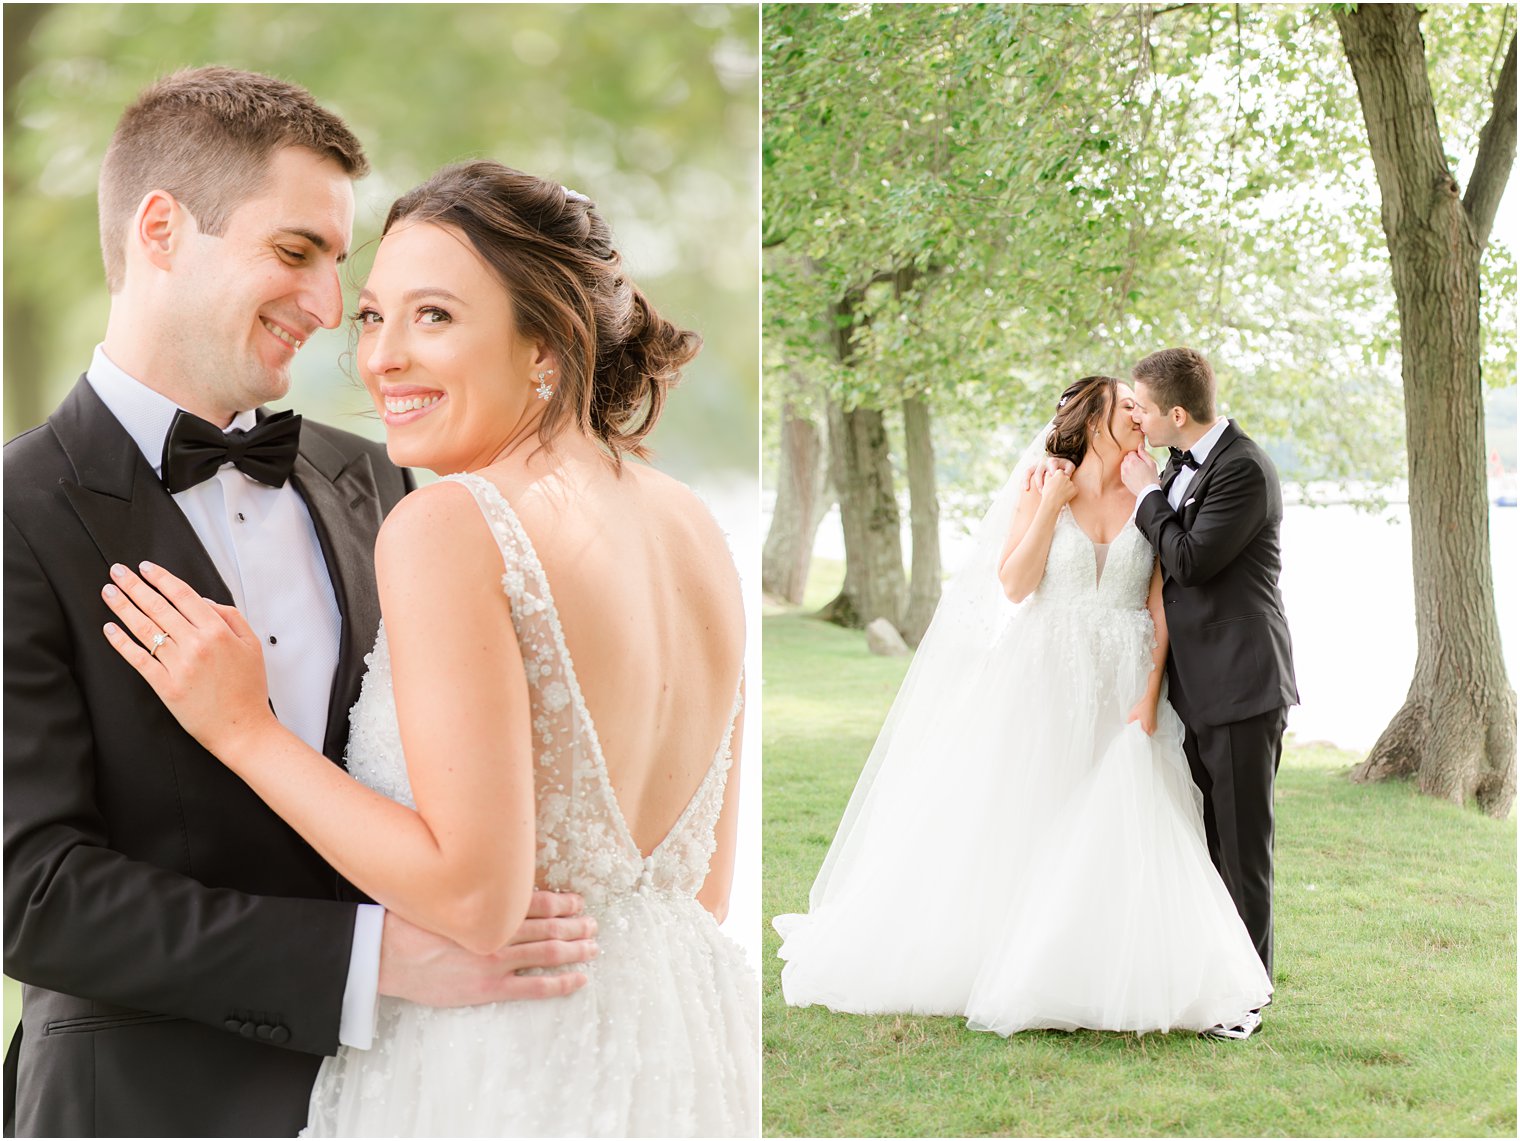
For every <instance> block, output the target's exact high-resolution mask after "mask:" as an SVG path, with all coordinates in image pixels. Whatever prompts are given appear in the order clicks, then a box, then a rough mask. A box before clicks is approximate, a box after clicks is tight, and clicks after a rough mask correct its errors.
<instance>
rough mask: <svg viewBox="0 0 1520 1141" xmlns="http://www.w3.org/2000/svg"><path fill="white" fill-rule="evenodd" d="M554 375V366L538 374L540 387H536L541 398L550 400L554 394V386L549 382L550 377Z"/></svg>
mask: <svg viewBox="0 0 1520 1141" xmlns="http://www.w3.org/2000/svg"><path fill="white" fill-rule="evenodd" d="M553 375H554V370H553V369H552V368H546V369H544V370H543V371H542V372H540V373H539V374H538V387H537V388H536V389H534V391H535V392H537V393H538V398H539V399H540V400H548V399H549V397H551V396H553V395H554V386H553V385H552V384H550V383H549V378H550V377H551V376H553Z"/></svg>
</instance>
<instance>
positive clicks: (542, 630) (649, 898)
mask: <svg viewBox="0 0 1520 1141" xmlns="http://www.w3.org/2000/svg"><path fill="white" fill-rule="evenodd" d="M447 478H450V479H453V480H457V481H458V482H459V483H462V484H463V485H464V486H466V487H467V488H469V490H470V491H471V493H472V494H473V495H474V496H475V499H476V502H477V503H478V504H479V506H480V508H481V510H482V512H483V513H484V515H485V517H486V520H487V522H488V523H489V525H490V528H491V532H492V534H493V535H494V537H495V538H496V541H497V544H498V546H499V547H500V548H501V552H502V558H503V561H504V565H505V573H504V574H503V575H502V586H503V589H504V590H505V591H506V593H507V596H508V597H509V599H510V600H511V604H512V620H513V623H514V625H515V627H516V630H517V637H518V641H519V643H520V644H521V646H522V654H523V664H524V666H525V667H526V673H527V679H528V684H529V691H530V698H531V708H532V713H533V734H534V752H535V766H534V776H535V784H536V788H537V800H538V809H537V834H538V854H537V871H536V875H535V882H536V884H537V886H539V887H541V888H545V889H549V890H556V891H573V892H578V893H580V894H581V895H582V896H583V897H584V898H585V903H586V913H587V914H589V915H592V916H595V918H596V920H597V925H598V932H597V940H598V943H599V944H600V946H601V955H600V957H598V958H597V959H596V960H595V961H594V962H592V963H590V964H588V965H586V966H583V967H580V968H576V969H582V970H587V971H588V972H589V974H590V976H591V979H590V982H589V984H588V985H587V986H585V987H583V988H581V989H580V990H579V991H577V992H576V993H574V994H572V995H568V996H566V997H563V998H555V999H546V1000H537V1001H525V1002H515V1003H496V1004H492V1005H488V1006H475V1007H459V1008H449V1009H437V1008H431V1007H425V1006H419V1005H416V1004H414V1003H409V1002H403V1001H399V1000H395V999H389V998H382V999H380V1009H379V1016H378V1022H377V1026H376V1038H375V1043H374V1045H373V1046H372V1047H371V1048H370V1049H368V1050H354V1049H350V1048H348V1047H343V1048H342V1049H340V1050H339V1052H338V1055H337V1056H336V1057H334V1058H328V1059H326V1060H325V1061H324V1062H323V1064H322V1069H321V1072H320V1073H319V1075H318V1077H317V1082H316V1086H315V1087H314V1088H313V1090H312V1096H311V1107H310V1120H309V1122H308V1126H307V1135H310V1136H366V1137H376V1136H433V1137H459V1136H493V1137H504V1136H561V1137H569V1136H587V1137H636V1136H709V1137H722V1136H754V1135H755V1134H756V1133H757V1132H758V1128H759V1071H758V1065H759V1059H758V1048H759V1025H758V1023H759V989H758V983H757V980H756V978H755V975H754V972H753V971H752V970H751V969H750V968H749V966H748V964H747V963H746V962H745V961H744V955H743V952H742V951H741V950H740V948H739V947H738V945H737V944H735V943H734V942H732V941H731V940H730V939H729V938H728V937H727V936H725V935H724V934H723V933H722V932H720V931H719V929H718V925H717V923H716V922H715V921H714V920H713V917H712V916H711V915H710V914H709V913H708V912H707V911H706V909H704V908H703V907H702V905H701V904H700V903H698V902H697V900H696V898H695V895H696V892H697V890H698V889H699V888H700V887H701V886H702V882H703V880H704V879H705V878H706V876H707V869H708V861H709V860H710V859H711V857H712V854H713V852H714V850H715V848H716V841H715V838H714V828H715V826H716V824H717V820H718V814H719V810H720V808H721V806H722V803H723V790H724V786H725V783H726V780H727V776H728V769H729V764H730V760H731V753H730V744H731V738H732V734H733V729H734V722H733V719H732V717H731V718H730V721H729V725H728V730H727V732H726V733H725V735H724V739H723V743H722V745H721V747H720V748H719V749H718V752H717V755H716V756H715V757H714V758H713V761H712V765H711V767H710V768H709V770H708V772H707V774H706V776H705V777H704V779H703V780H702V782H701V784H700V786H699V787H698V789H697V791H696V794H695V795H694V796H693V797H692V799H691V801H690V803H689V804H688V805H687V807H686V808H685V810H684V811H683V812H682V814H681V816H680V818H679V819H678V820H677V822H676V824H675V825H674V827H673V828H672V829H671V830H670V832H669V834H668V835H667V836H666V837H665V839H664V840H663V841H661V843H660V844H659V845H657V846H656V847H655V849H654V850H653V851H652V852H651V853H650V854H649V855H648V856H645V855H644V854H643V853H642V852H640V851H639V849H638V847H637V845H636V844H635V843H634V840H633V837H632V836H631V834H630V833H629V831H628V827H627V824H626V822H625V821H624V818H623V815H622V812H621V811H620V809H619V807H618V804H617V801H616V799H615V798H614V796H613V792H612V786H611V784H610V781H609V779H608V775H607V769H606V765H605V763H604V762H603V759H602V750H601V744H600V742H599V741H598V739H597V735H596V729H595V726H594V725H593V724H592V722H591V718H590V716H589V715H588V713H587V710H586V704H585V701H584V699H583V698H582V695H581V691H580V686H579V683H578V682H577V680H576V675H575V669H574V666H573V665H572V663H571V660H570V654H569V651H568V650H567V649H566V646H565V639H564V634H563V632H562V630H561V628H560V620H559V615H558V613H557V612H556V610H555V607H554V599H553V596H552V595H551V593H550V589H549V583H548V581H547V579H546V578H545V577H544V571H543V567H542V566H541V565H540V563H539V561H538V558H537V555H536V554H535V553H534V550H533V546H532V544H531V543H530V542H529V540H528V536H527V534H526V533H525V532H524V530H523V528H522V525H521V523H520V522H519V521H518V519H517V516H516V515H515V514H514V512H513V511H512V508H511V507H510V505H509V504H508V503H507V501H506V499H505V497H504V496H503V495H502V494H501V492H500V491H498V490H497V489H496V487H495V485H493V484H492V483H490V482H489V481H488V480H486V479H484V478H483V477H481V476H477V475H460V476H450V477H447ZM368 665H369V672H368V673H367V674H366V676H365V679H364V684H363V688H362V690H361V693H360V696H359V700H358V702H357V703H356V704H355V705H354V708H353V710H352V712H351V714H350V736H349V747H348V769H349V772H351V773H352V774H353V775H354V776H355V777H357V778H358V779H359V780H360V781H362V782H364V783H365V784H366V785H368V786H370V787H371V788H374V789H376V790H378V791H380V792H382V793H384V794H385V795H387V796H389V797H391V798H392V799H394V800H398V801H401V802H402V803H405V804H409V805H410V804H412V803H413V802H412V798H411V789H410V785H409V784H408V781H407V775H406V764H405V760H404V758H403V756H402V751H401V738H400V732H399V729H398V727H397V722H396V707H395V701H394V697H393V694H392V689H391V672H390V656H389V650H388V647H387V643H386V635H385V628H384V626H383V625H382V626H381V628H380V631H379V633H378V635H377V637H376V641H375V648H374V651H373V653H372V654H371V655H370V657H369V659H368ZM737 715H738V698H737V697H736V698H735V704H734V710H733V715H732V716H733V717H737Z"/></svg>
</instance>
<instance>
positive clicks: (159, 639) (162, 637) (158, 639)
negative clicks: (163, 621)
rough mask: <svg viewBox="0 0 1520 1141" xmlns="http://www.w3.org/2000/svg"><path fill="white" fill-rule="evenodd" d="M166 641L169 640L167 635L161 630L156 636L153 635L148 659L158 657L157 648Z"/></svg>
mask: <svg viewBox="0 0 1520 1141" xmlns="http://www.w3.org/2000/svg"><path fill="white" fill-rule="evenodd" d="M168 640H169V635H167V634H165V633H164V632H163V631H162V630H160V631H159V632H158V633H157V634H154V635H153V644H152V645H151V646H150V647H149V648H148V657H150V658H156V657H158V648H159V647H160V646H162V645H163V644H164V643H165V642H167V641H168Z"/></svg>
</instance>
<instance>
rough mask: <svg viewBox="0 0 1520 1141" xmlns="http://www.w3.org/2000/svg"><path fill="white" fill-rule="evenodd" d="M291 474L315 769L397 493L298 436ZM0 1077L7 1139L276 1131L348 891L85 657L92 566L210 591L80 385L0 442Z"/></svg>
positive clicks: (188, 742)
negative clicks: (316, 570) (11, 1009)
mask: <svg viewBox="0 0 1520 1141" xmlns="http://www.w3.org/2000/svg"><path fill="white" fill-rule="evenodd" d="M291 478H292V480H293V482H294V485H295V487H296V490H297V491H298V492H299V493H300V495H301V496H302V498H303V499H304V500H305V502H306V504H307V507H308V508H309V510H310V514H311V517H312V521H313V523H314V524H315V529H316V532H317V536H318V540H319V542H320V545H321V548H322V554H323V556H324V558H325V560H326V564H327V569H328V572H329V574H330V575H331V578H332V584H333V590H334V593H335V595H336V597H337V601H338V605H339V609H340V611H341V613H342V615H343V622H342V635H341V639H342V640H341V647H340V651H339V659H338V667H337V670H336V674H335V677H334V682H333V687H332V693H331V701H330V706H329V713H328V723H327V730H326V740H325V748H324V751H325V752H326V754H327V755H328V757H329V758H331V759H332V760H333V761H334V762H339V763H341V759H342V753H343V748H344V743H345V739H346V735H347V713H348V709H349V707H350V706H351V705H352V703H353V702H354V700H355V699H356V698H357V695H358V688H359V682H360V679H361V675H362V672H363V657H364V655H365V653H367V652H368V650H369V649H370V646H371V643H372V641H373V638H374V636H375V631H376V627H377V625H378V622H379V613H380V609H379V601H378V598H377V595H376V589H375V575H374V540H375V535H376V532H377V531H378V530H379V527H380V522H381V519H382V518H383V517H384V515H385V513H386V512H387V511H388V510H389V509H390V508H391V507H392V506H394V504H395V503H396V502H397V500H399V499H400V498H401V496H402V495H404V494H405V493H406V492H407V491H408V490H409V489H410V487H411V478H410V475H409V474H408V473H405V472H402V471H400V470H398V469H396V468H395V467H393V466H392V465H391V464H390V463H389V461H388V460H387V459H386V458H385V454H384V449H383V448H382V447H381V446H380V445H377V444H374V443H372V442H370V441H366V440H363V439H361V438H359V437H357V436H353V435H350V434H349V433H346V432H340V431H337V430H335V429H332V428H327V427H324V426H322V425H320V424H314V423H311V422H310V421H307V422H305V423H304V424H303V426H302V432H301V446H300V453H299V456H298V458H297V460H296V464H295V469H294V472H293V474H292V477H291ZM4 498H5V584H4V586H5V730H4V735H5V891H4V895H5V970H6V973H7V974H9V975H10V976H11V977H13V978H16V979H19V980H20V981H22V982H23V983H24V984H26V986H25V992H24V1000H23V1004H22V1007H23V1013H22V1026H21V1028H20V1029H19V1030H18V1031H17V1042H16V1043H13V1047H12V1050H11V1051H10V1053H9V1055H8V1056H7V1059H6V1086H7V1093H8V1094H9V1095H11V1096H12V1097H14V1099H15V1100H14V1106H13V1107H12V1105H11V1104H9V1103H8V1105H7V1125H8V1126H9V1125H11V1113H12V1112H14V1128H15V1129H16V1131H17V1132H18V1133H19V1134H20V1135H22V1136H26V1135H43V1136H47V1135H51V1136H58V1135H70V1134H74V1135H144V1136H146V1135H160V1136H193V1135H201V1136H205V1135H236V1134H241V1135H246V1136H259V1135H281V1134H283V1135H287V1136H289V1135H292V1134H294V1132H295V1131H296V1130H297V1129H299V1128H300V1127H301V1125H302V1124H304V1122H305V1118H306V1101H307V1096H308V1094H309V1092H310V1089H311V1084H312V1080H313V1078H314V1076H315V1073H316V1069H317V1066H318V1065H319V1064H320V1061H321V1057H322V1055H324V1054H330V1053H332V1052H333V1051H334V1050H336V1048H337V1045H338V1038H337V1035H338V1023H339V1017H340V1008H341V1004H342V998H343V990H344V985H345V981H346V978H347V974H348V965H349V953H350V945H351V942H352V938H353V927H354V905H355V901H356V899H357V898H358V896H357V894H356V893H355V892H354V891H353V889H352V888H350V887H348V885H346V884H344V883H342V882H341V881H340V880H339V878H338V876H337V875H336V873H334V872H333V871H332V869H331V868H329V867H328V866H327V865H326V864H325V863H324V862H323V861H322V860H321V859H320V858H319V857H318V856H317V855H316V853H315V852H314V851H313V850H312V849H311V848H310V847H309V846H307V844H306V843H305V842H304V841H303V840H301V838H300V837H299V836H297V835H296V834H295V833H294V832H293V831H291V829H290V828H288V827H287V826H286V825H285V824H284V823H283V822H282V821H281V820H280V819H279V818H278V817H277V816H275V815H274V813H272V812H271V811H270V810H269V809H268V808H266V807H265V806H264V804H263V803H262V802H261V801H260V800H259V799H258V798H257V797H256V796H254V795H253V793H252V792H250V791H249V790H248V788H247V787H246V786H245V785H244V784H243V783H242V782H241V781H240V780H238V778H237V777H235V776H233V775H232V773H231V772H230V771H228V770H227V769H226V768H224V767H223V766H222V765H221V764H220V763H219V762H218V761H217V760H216V759H215V758H214V757H212V756H210V755H209V754H208V753H206V752H205V751H204V750H202V749H201V747H200V746H199V745H197V744H196V742H195V741H194V740H193V739H192V738H191V737H190V736H189V735H188V734H186V733H185V732H184V731H183V730H181V729H180V728H179V726H178V725H177V724H176V723H175V721H174V718H173V717H171V716H170V715H169V713H168V711H167V710H166V709H165V708H164V706H163V705H162V703H160V702H159V700H158V698H157V697H156V696H155V695H154V694H153V692H152V690H151V689H149V687H148V685H147V683H145V682H144V681H142V679H140V678H139V677H138V676H137V674H136V672H135V671H134V670H133V669H132V668H131V667H130V666H128V665H127V663H126V662H125V661H123V660H122V659H121V658H120V657H118V655H117V654H116V651H115V650H113V649H112V648H111V647H110V646H109V645H108V644H107V643H106V641H105V638H104V637H103V636H102V634H101V626H102V625H103V624H104V623H105V622H106V621H107V620H108V619H109V618H110V615H109V613H108V611H107V610H106V608H105V605H104V603H103V602H102V600H101V597H100V590H101V587H102V586H103V585H104V584H105V583H106V581H107V578H108V573H107V568H109V567H110V565H111V564H112V563H113V562H121V563H125V564H126V565H127V566H131V567H135V566H136V565H137V564H138V563H139V562H140V561H142V560H144V559H149V560H152V561H153V562H155V563H158V564H159V565H160V566H163V567H166V568H168V569H170V570H172V571H174V572H175V573H176V574H178V575H179V576H180V577H181V578H183V579H185V580H186V581H187V582H189V583H190V584H191V586H193V587H194V588H195V589H196V590H198V591H200V592H201V593H202V594H203V595H205V596H207V597H209V598H212V599H215V600H217V601H219V602H228V603H230V602H231V601H232V597H231V595H230V593H229V592H228V590H227V587H226V585H225V584H224V583H223V582H222V579H221V577H220V575H219V574H218V573H217V571H216V569H215V567H214V565H213V564H212V562H211V559H210V557H209V556H208V555H207V554H206V551H205V549H204V548H203V547H202V545H201V543H200V541H199V540H198V539H197V537H196V534H195V532H194V531H193V530H192V529H191V526H190V523H189V522H188V520H187V519H186V518H185V516H184V514H183V513H182V512H181V511H180V509H179V507H178V505H177V504H176V503H175V502H174V501H173V499H172V498H171V497H170V495H169V493H168V492H167V491H166V490H165V489H164V487H163V486H162V484H161V483H160V482H159V481H158V480H157V478H155V476H154V474H153V471H152V468H151V467H150V466H149V465H148V463H147V462H146V461H145V460H144V458H143V456H142V453H141V452H140V451H139V450H138V447H137V445H136V444H135V443H134V442H133V441H132V439H131V437H130V436H129V435H128V434H127V432H126V430H125V429H123V428H122V426H121V425H120V423H118V422H117V420H116V419H115V417H114V416H112V415H111V413H110V412H109V411H108V410H107V409H106V406H105V405H104V404H103V403H102V402H101V400H100V398H99V397H98V396H97V395H96V394H95V392H94V390H93V389H92V388H91V387H90V385H89V384H88V383H87V382H86V381H84V380H81V381H80V382H79V384H78V385H77V386H76V387H75V388H74V390H73V392H72V393H71V394H70V395H69V396H68V398H67V399H66V400H65V401H64V402H63V404H62V405H60V406H59V408H58V410H57V411H56V412H54V413H53V415H52V416H51V417H50V418H49V420H48V422H47V423H46V424H45V425H43V426H41V427H39V428H36V429H34V430H32V431H30V432H27V433H25V434H24V435H22V436H20V437H18V438H17V439H15V440H13V441H11V442H10V443H9V444H7V445H6V446H5V493H4Z"/></svg>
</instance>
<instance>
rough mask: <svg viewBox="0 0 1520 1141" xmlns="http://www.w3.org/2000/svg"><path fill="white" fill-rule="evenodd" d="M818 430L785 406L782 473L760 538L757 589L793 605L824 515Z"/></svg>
mask: <svg viewBox="0 0 1520 1141" xmlns="http://www.w3.org/2000/svg"><path fill="white" fill-rule="evenodd" d="M823 447H824V442H823V439H822V438H821V437H820V435H819V433H818V426H817V425H816V424H814V423H813V422H812V421H811V420H809V419H807V418H806V417H804V416H799V415H797V413H796V409H795V408H794V407H793V405H792V403H791V401H787V403H786V406H785V411H784V412H783V414H782V421H781V471H780V475H779V479H778V482H777V486H776V510H775V513H774V514H773V515H772V516H771V526H770V530H769V531H767V532H766V535H765V550H764V553H763V554H762V555H761V562H760V588H761V589H762V590H764V591H765V593H766V594H769V595H772V596H774V597H776V598H778V599H782V600H784V601H786V602H790V603H793V604H794V605H795V604H798V603H800V602H801V601H802V593H803V591H804V589H805V588H806V587H807V576H808V567H809V566H810V565H811V564H812V561H813V541H814V539H815V538H816V537H817V535H818V524H819V523H820V522H822V520H823V515H824V512H826V511H827V510H828V509H829V498H828V496H827V495H826V494H825V489H826V488H827V485H828V465H827V464H826V463H825V462H824V451H823Z"/></svg>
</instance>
